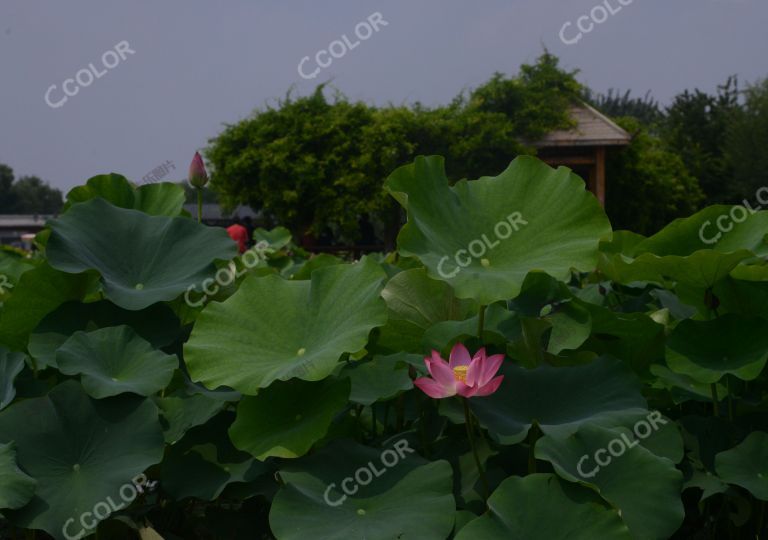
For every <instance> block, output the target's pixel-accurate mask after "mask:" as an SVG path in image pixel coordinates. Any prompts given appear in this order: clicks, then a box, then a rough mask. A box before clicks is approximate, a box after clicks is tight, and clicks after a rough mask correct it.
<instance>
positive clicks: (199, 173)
mask: <svg viewBox="0 0 768 540" xmlns="http://www.w3.org/2000/svg"><path fill="white" fill-rule="evenodd" d="M189 183H190V184H192V185H193V186H195V187H196V188H198V189H203V186H205V184H207V183H208V173H207V172H205V163H203V158H202V156H200V152H195V157H193V158H192V163H191V164H190V165H189Z"/></svg>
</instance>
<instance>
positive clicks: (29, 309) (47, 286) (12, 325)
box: [0, 263, 98, 350]
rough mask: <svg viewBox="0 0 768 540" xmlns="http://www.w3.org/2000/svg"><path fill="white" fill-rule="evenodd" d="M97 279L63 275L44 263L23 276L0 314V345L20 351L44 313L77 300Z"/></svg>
mask: <svg viewBox="0 0 768 540" xmlns="http://www.w3.org/2000/svg"><path fill="white" fill-rule="evenodd" d="M97 279H98V276H97V275H96V274H95V273H92V272H88V273H85V274H76V275H73V274H67V273H65V272H59V271H58V270H55V269H53V268H51V267H50V266H48V264H46V263H43V264H41V265H40V266H38V267H37V268H35V269H34V270H29V271H28V272H24V274H22V276H21V279H19V283H18V284H17V285H16V287H14V289H13V293H12V294H11V297H10V298H9V299H8V300H6V301H5V303H4V304H3V310H2V312H0V343H2V344H4V345H7V346H8V347H9V348H11V349H13V350H23V349H24V348H25V347H26V345H27V340H28V339H29V334H30V333H31V332H32V331H33V330H34V329H35V327H36V326H37V325H38V323H39V322H40V321H41V320H42V319H43V318H44V317H45V316H46V315H48V313H50V312H51V311H53V310H55V309H56V308H57V307H59V306H60V305H61V304H63V303H64V302H67V301H69V300H81V299H82V298H83V297H84V296H85V295H86V293H87V292H88V290H89V289H90V288H92V287H93V285H94V284H95V283H96V280H97Z"/></svg>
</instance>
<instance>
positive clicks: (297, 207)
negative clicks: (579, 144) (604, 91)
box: [206, 53, 580, 245]
mask: <svg viewBox="0 0 768 540" xmlns="http://www.w3.org/2000/svg"><path fill="white" fill-rule="evenodd" d="M557 64H558V62H557V58H555V57H554V56H552V55H550V54H549V53H545V54H544V55H543V56H542V57H541V58H540V59H539V60H538V62H537V63H536V64H534V65H530V66H527V65H524V66H522V68H521V71H520V74H519V75H518V76H517V77H513V78H505V77H503V76H502V75H500V74H497V75H495V76H494V77H493V78H492V79H491V80H490V81H489V82H488V83H486V84H485V85H483V86H481V87H479V88H477V89H476V90H475V91H473V92H471V93H470V94H469V95H468V96H466V95H463V94H462V95H459V96H458V97H457V98H456V99H455V100H454V101H453V102H452V103H451V104H449V105H447V106H444V107H436V108H427V107H423V106H422V105H420V104H416V105H414V106H413V107H392V106H390V107H384V108H377V107H372V106H369V105H367V104H364V103H359V102H358V103H351V102H349V101H347V100H346V99H345V98H344V97H343V96H342V95H340V94H338V93H337V94H336V95H335V96H333V99H331V100H329V99H327V98H326V97H325V94H324V90H325V86H323V85H321V86H319V87H318V88H317V89H316V90H315V92H314V93H313V94H312V95H311V96H308V97H302V98H298V99H293V98H291V97H290V95H289V96H287V97H286V98H285V99H284V100H282V101H280V102H279V103H278V106H277V107H270V108H267V109H266V110H261V111H257V112H256V113H255V114H254V115H253V116H252V117H251V118H248V119H246V120H244V121H242V122H240V123H238V124H234V125H230V126H227V128H226V129H225V130H224V132H223V133H221V134H220V135H219V136H218V137H216V138H215V139H213V140H212V141H211V144H210V146H209V148H208V150H207V152H206V155H207V157H208V159H209V161H210V162H211V164H212V165H213V173H212V175H211V185H212V187H213V189H215V190H217V191H218V192H219V193H220V194H221V201H222V203H223V204H224V206H225V207H232V206H235V205H237V204H248V205H250V206H251V207H253V208H254V209H262V210H263V211H264V213H265V214H266V216H267V217H271V218H273V219H274V221H275V222H278V223H280V224H282V225H285V226H287V227H289V228H291V229H292V230H293V231H294V232H295V233H297V234H298V235H299V236H304V235H312V236H315V237H318V236H320V235H324V234H325V235H330V236H331V237H333V238H335V239H337V240H340V241H343V242H351V241H355V240H357V239H358V238H359V236H360V229H361V223H362V222H369V223H373V224H374V226H376V228H377V230H378V231H379V237H381V238H383V239H384V240H385V243H387V244H389V245H391V243H392V240H393V234H392V233H393V231H394V230H396V229H397V225H399V223H398V220H397V216H398V212H399V210H397V208H396V206H395V205H394V204H393V202H392V200H391V198H390V197H389V196H388V195H386V194H385V193H384V191H383V189H382V185H383V181H384V179H385V178H386V177H387V175H389V173H391V172H392V171H393V170H394V169H395V168H397V167H398V166H400V165H403V164H405V163H408V162H410V161H412V160H413V158H414V157H415V156H417V155H422V154H426V155H428V154H440V155H443V156H445V158H446V164H447V169H448V171H447V172H448V174H449V176H450V178H452V179H458V178H464V177H469V178H472V177H477V176H480V175H484V174H488V173H489V171H490V172H493V171H495V172H501V171H502V170H503V169H504V168H505V167H506V166H507V165H508V164H509V162H510V161H511V160H512V159H513V158H514V157H515V156H516V155H517V154H519V153H521V152H532V151H533V150H532V149H526V148H525V147H524V146H523V145H522V144H521V142H522V141H526V140H535V139H537V138H539V137H540V136H541V135H543V134H544V133H546V132H547V131H549V130H551V129H554V128H557V127H565V126H568V125H570V124H569V118H568V114H567V108H568V105H569V104H570V103H571V100H572V99H573V98H574V97H575V96H577V95H578V93H579V91H580V86H579V85H578V83H577V82H576V80H575V78H574V74H573V73H567V72H564V71H562V70H561V69H560V68H559V67H558V65H557Z"/></svg>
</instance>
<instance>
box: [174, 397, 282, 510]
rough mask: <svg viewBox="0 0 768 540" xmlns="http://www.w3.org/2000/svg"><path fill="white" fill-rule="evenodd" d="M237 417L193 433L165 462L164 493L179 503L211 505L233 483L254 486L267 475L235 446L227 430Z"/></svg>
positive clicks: (217, 419) (218, 418)
mask: <svg viewBox="0 0 768 540" xmlns="http://www.w3.org/2000/svg"><path fill="white" fill-rule="evenodd" d="M234 418H235V415H234V414H233V413H232V412H229V411H228V412H226V413H222V414H220V415H217V416H216V417H215V418H213V419H212V420H210V421H209V422H207V423H205V425H201V426H198V427H195V428H193V429H191V430H190V431H189V432H188V433H187V434H186V435H185V436H184V438H183V439H182V440H181V441H179V442H178V443H176V444H174V445H173V446H172V447H171V448H170V449H169V450H168V452H167V454H166V457H165V459H164V460H163V464H162V469H161V477H162V479H163V490H164V491H166V492H167V493H169V494H170V495H171V496H172V497H174V498H175V499H177V500H181V499H184V498H186V497H195V498H197V499H201V500H206V501H212V500H214V499H216V498H217V497H219V495H221V493H222V492H223V491H224V489H225V488H226V487H227V486H228V485H230V484H232V483H238V482H239V483H242V482H251V481H253V480H255V479H256V478H257V477H258V476H260V475H261V474H263V473H265V472H267V470H268V467H267V465H265V464H264V463H261V462H259V461H256V460H255V459H253V457H252V456H250V455H249V454H247V453H245V452H241V451H239V450H237V449H236V448H235V447H233V446H232V443H231V442H230V440H229V436H228V435H227V430H228V429H229V427H230V426H231V425H232V422H233V420H234Z"/></svg>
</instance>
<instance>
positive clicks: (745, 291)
mask: <svg viewBox="0 0 768 540" xmlns="http://www.w3.org/2000/svg"><path fill="white" fill-rule="evenodd" d="M739 268H742V267H739ZM712 293H713V295H714V296H715V297H717V299H718V300H719V301H720V307H719V308H718V310H719V312H720V313H739V314H741V315H757V316H760V317H762V318H764V319H768V283H764V282H759V281H745V280H741V279H734V278H733V277H730V278H728V279H725V280H723V281H721V282H720V283H719V284H718V285H717V286H715V287H714V288H713V289H712Z"/></svg>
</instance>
